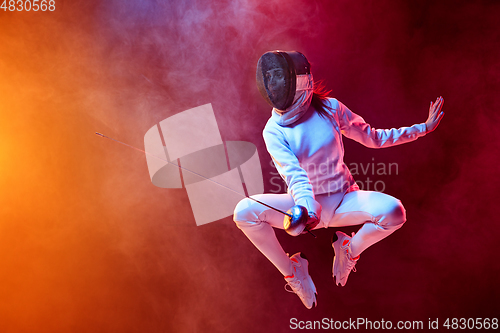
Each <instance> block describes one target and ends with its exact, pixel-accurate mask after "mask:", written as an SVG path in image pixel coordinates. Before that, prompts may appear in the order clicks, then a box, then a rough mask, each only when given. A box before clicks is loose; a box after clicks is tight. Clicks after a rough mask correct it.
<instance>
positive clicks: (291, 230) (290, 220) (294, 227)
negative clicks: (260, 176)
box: [95, 132, 316, 238]
mask: <svg viewBox="0 0 500 333" xmlns="http://www.w3.org/2000/svg"><path fill="white" fill-rule="evenodd" d="M95 134H96V135H97V136H100V137H102V138H105V139H109V140H112V141H114V142H117V143H119V144H122V145H124V146H127V147H129V148H132V149H135V150H137V151H140V152H141V153H144V154H146V155H149V156H153V157H155V158H157V159H159V160H161V161H163V162H167V163H170V164H172V165H175V166H176V167H179V168H181V169H182V170H186V171H187V172H190V173H192V174H194V175H196V176H198V177H201V178H203V179H206V180H209V181H211V182H213V183H215V184H217V185H219V186H222V187H224V188H225V189H227V190H230V191H232V192H234V193H237V194H239V195H241V196H243V197H245V198H248V199H250V200H253V201H255V202H257V203H259V204H261V205H264V206H266V207H268V208H270V209H272V210H274V211H277V212H279V213H281V214H283V215H285V220H284V222H283V226H284V228H285V231H286V232H287V233H288V234H290V235H292V236H298V235H300V234H302V232H303V231H304V230H305V231H307V232H308V233H310V234H311V235H313V236H314V238H316V235H315V234H313V233H312V232H311V230H309V229H306V225H307V220H308V218H309V216H308V212H307V208H305V207H304V206H299V205H295V206H293V207H292V208H290V209H289V210H288V211H287V212H284V211H282V210H281V209H278V208H276V207H273V206H270V205H268V204H266V203H264V202H262V201H260V200H257V199H255V198H252V197H250V196H248V195H246V194H243V193H240V192H238V191H236V190H234V189H232V188H230V187H227V186H226V185H224V184H221V183H219V182H217V181H215V180H213V179H210V178H207V177H205V176H202V175H200V174H199V173H197V172H194V171H192V170H189V169H187V168H185V167H182V166H180V165H177V164H175V163H173V162H171V161H168V160H166V159H164V158H161V157H159V156H156V155H153V154H151V153H148V152H147V151H145V150H143V149H140V148H137V147H135V146H132V145H129V144H127V143H125V142H122V141H120V140H117V139H113V138H111V137H109V136H107V135H104V134H102V133H99V132H95Z"/></svg>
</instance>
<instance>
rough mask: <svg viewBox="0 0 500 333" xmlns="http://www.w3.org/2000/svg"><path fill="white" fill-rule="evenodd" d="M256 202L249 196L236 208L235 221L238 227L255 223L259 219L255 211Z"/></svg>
mask: <svg viewBox="0 0 500 333" xmlns="http://www.w3.org/2000/svg"><path fill="white" fill-rule="evenodd" d="M254 203H255V202H254V201H253V200H251V199H249V198H245V199H242V200H241V201H240V202H238V204H237V205H236V207H235V208H234V213H233V221H234V222H235V223H236V225H237V226H238V228H240V229H241V228H242V227H245V226H250V225H255V224H256V221H257V220H258V218H257V215H256V212H255V204H254Z"/></svg>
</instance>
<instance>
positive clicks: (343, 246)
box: [332, 231, 359, 287]
mask: <svg viewBox="0 0 500 333" xmlns="http://www.w3.org/2000/svg"><path fill="white" fill-rule="evenodd" d="M335 234H336V236H337V240H336V241H334V242H333V243H332V247H333V251H335V257H334V258H333V268H332V273H333V278H334V279H335V283H336V284H337V285H338V286H342V287H343V286H345V284H346V283H347V278H348V277H349V273H351V270H352V271H353V272H356V267H355V265H356V262H357V261H358V259H359V256H357V257H355V258H353V257H352V256H351V254H350V252H351V237H349V236H347V235H346V234H344V233H343V232H342V231H337V232H336V233H335ZM352 235H353V236H354V233H352Z"/></svg>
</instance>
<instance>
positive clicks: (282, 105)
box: [256, 51, 310, 110]
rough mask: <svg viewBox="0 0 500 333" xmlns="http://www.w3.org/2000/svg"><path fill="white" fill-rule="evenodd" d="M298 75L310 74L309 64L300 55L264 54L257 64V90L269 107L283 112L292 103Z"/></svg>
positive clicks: (276, 52) (273, 52)
mask: <svg viewBox="0 0 500 333" xmlns="http://www.w3.org/2000/svg"><path fill="white" fill-rule="evenodd" d="M300 74H310V65H309V62H308V61H307V59H306V57H305V56H304V55H303V54H302V53H299V52H295V51H292V52H283V51H272V52H266V53H264V54H263V55H262V57H260V59H259V62H258V64H257V77H256V79H257V88H258V89H259V91H260V93H261V95H262V97H264V99H265V100H266V101H267V102H268V103H269V104H270V105H272V106H273V107H275V108H276V109H278V110H285V109H287V108H288V107H290V106H291V105H292V103H293V99H294V97H295V84H296V77H297V75H300Z"/></svg>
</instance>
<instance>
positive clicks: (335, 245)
mask: <svg viewBox="0 0 500 333" xmlns="http://www.w3.org/2000/svg"><path fill="white" fill-rule="evenodd" d="M338 233H340V234H341V236H344V235H345V236H347V235H346V234H344V233H343V232H341V231H337V232H336V233H335V234H334V235H333V238H332V247H333V251H334V253H335V256H334V257H333V267H332V275H333V281H334V283H335V285H336V286H339V287H344V286H345V282H344V284H342V282H341V281H340V280H339V279H338V278H337V273H336V272H335V262H336V259H337V253H338V252H340V251H341V248H340V237H339V235H338ZM342 238H343V237H342Z"/></svg>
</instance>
